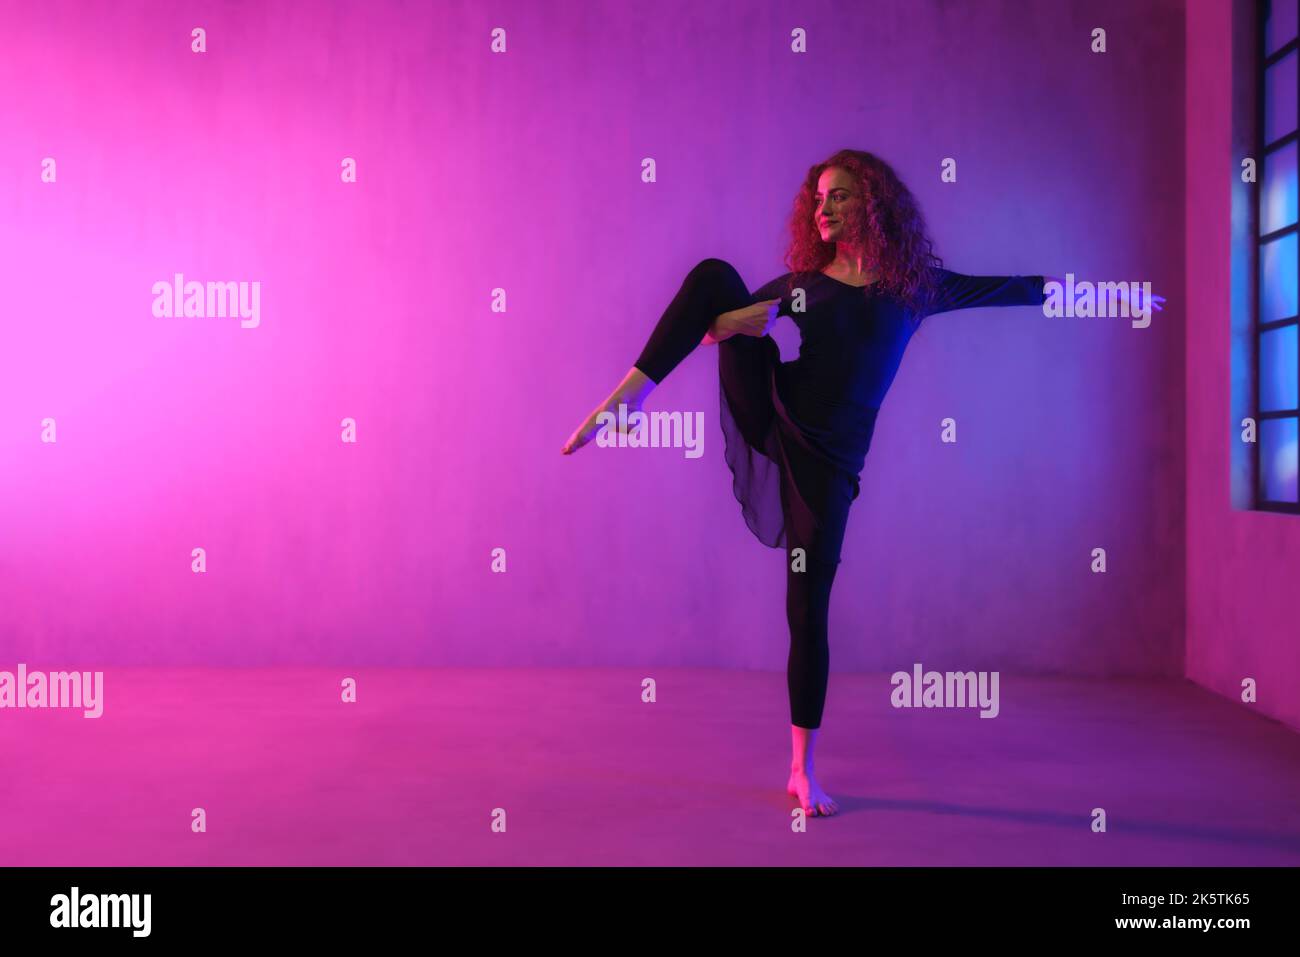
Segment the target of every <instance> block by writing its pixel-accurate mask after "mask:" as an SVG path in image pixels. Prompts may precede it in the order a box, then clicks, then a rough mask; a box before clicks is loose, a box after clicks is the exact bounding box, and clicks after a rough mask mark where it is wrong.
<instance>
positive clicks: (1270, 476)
mask: <svg viewBox="0 0 1300 957" xmlns="http://www.w3.org/2000/svg"><path fill="white" fill-rule="evenodd" d="M1296 440H1297V432H1296V420H1295V419H1265V420H1264V421H1263V422H1261V423H1260V424H1259V468H1260V472H1261V473H1262V477H1263V480H1264V497H1265V498H1266V499H1269V500H1271V501H1274V502H1294V501H1296V447H1297V444H1300V443H1297V441H1296Z"/></svg>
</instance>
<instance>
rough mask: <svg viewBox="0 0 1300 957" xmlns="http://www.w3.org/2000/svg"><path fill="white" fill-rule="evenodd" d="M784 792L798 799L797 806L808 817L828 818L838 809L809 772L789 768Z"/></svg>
mask: <svg viewBox="0 0 1300 957" xmlns="http://www.w3.org/2000/svg"><path fill="white" fill-rule="evenodd" d="M785 790H786V793H787V794H790V795H792V796H794V797H797V798H798V799H799V806H800V807H802V808H803V811H804V813H805V814H807V815H809V816H810V817H830V816H831V815H832V814H835V813H837V812H838V811H839V809H840V806H839V805H838V804H836V803H835V801H834V799H833V798H832V797H831V796H830V795H829V794H827V793H826V792H825V791H823V790H822V786H821V785H820V784H818V783H817V778H816V777H814V776H813V773H812V772H811V771H802V770H799V769H797V768H791V769H790V780H789V781H788V782H787V783H786V786H785Z"/></svg>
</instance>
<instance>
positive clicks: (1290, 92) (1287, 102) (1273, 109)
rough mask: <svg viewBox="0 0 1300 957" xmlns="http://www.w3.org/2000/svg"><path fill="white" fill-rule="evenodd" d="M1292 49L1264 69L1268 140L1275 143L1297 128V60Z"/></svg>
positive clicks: (1266, 135) (1265, 123) (1265, 127)
mask: <svg viewBox="0 0 1300 957" xmlns="http://www.w3.org/2000/svg"><path fill="white" fill-rule="evenodd" d="M1297 60H1300V54H1297V52H1296V51H1295V50H1292V51H1291V52H1290V53H1288V54H1287V55H1286V56H1284V57H1283V58H1282V59H1281V60H1278V61H1277V62H1276V63H1274V64H1273V65H1272V66H1271V67H1269V68H1268V69H1267V70H1265V71H1264V142H1265V144H1268V143H1272V142H1273V141H1274V140H1277V139H1281V138H1282V137H1283V136H1286V135H1287V134H1288V133H1290V132H1291V131H1292V130H1294V129H1295V120H1296V112H1295V110H1296V72H1295V67H1296V61H1297Z"/></svg>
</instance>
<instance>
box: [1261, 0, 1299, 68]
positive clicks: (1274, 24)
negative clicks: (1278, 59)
mask: <svg viewBox="0 0 1300 957" xmlns="http://www.w3.org/2000/svg"><path fill="white" fill-rule="evenodd" d="M1295 14H1296V0H1273V9H1272V10H1271V11H1270V12H1269V15H1268V19H1267V20H1266V21H1264V55H1265V56H1268V55H1269V54H1270V53H1272V52H1273V51H1274V50H1279V49H1281V48H1282V47H1284V46H1286V45H1287V42H1288V41H1289V40H1291V39H1292V38H1293V37H1294V36H1295V24H1296V16H1295Z"/></svg>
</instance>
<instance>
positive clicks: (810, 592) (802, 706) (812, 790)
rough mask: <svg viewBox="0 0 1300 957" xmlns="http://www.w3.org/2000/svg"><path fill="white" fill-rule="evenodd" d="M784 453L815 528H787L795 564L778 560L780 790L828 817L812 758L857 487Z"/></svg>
mask: <svg viewBox="0 0 1300 957" xmlns="http://www.w3.org/2000/svg"><path fill="white" fill-rule="evenodd" d="M787 449H788V450H789V454H790V459H789V461H790V465H791V469H790V478H789V479H788V480H787V481H788V483H789V484H790V485H792V486H797V488H798V490H799V493H800V494H801V495H802V496H803V500H804V501H805V502H806V503H807V505H808V507H809V508H810V509H811V510H812V511H813V512H814V513H815V514H816V518H817V525H816V527H815V528H813V529H811V530H801V529H800V528H798V523H793V524H794V526H795V527H794V528H793V529H792V533H793V534H794V536H795V540H793V541H792V542H791V549H792V550H793V549H794V548H803V550H804V555H803V563H802V564H801V565H800V564H797V563H796V562H795V561H794V560H793V555H788V556H787V559H786V560H787V562H788V563H789V564H788V565H787V568H786V617H787V619H788V622H789V626H790V656H789V659H788V664H787V669H786V683H787V687H788V690H789V694H790V730H791V745H792V749H793V755H792V757H791V760H790V780H789V782H788V783H787V785H786V790H787V791H788V792H789V793H790V794H793V795H795V796H796V797H798V798H799V802H800V804H801V806H802V807H803V808H804V811H805V813H807V814H810V815H820V816H826V815H831V814H835V813H836V812H837V811H838V810H839V806H838V805H837V804H836V802H835V801H834V800H833V799H832V798H831V797H830V795H828V794H827V793H826V792H825V791H824V790H823V789H822V787H821V784H820V783H819V782H818V780H817V776H816V768H815V763H814V753H815V745H816V740H817V733H818V729H820V728H821V724H822V712H823V710H824V709H825V706H826V688H827V684H828V682H829V678H830V640H829V638H830V635H829V631H830V629H829V624H830V602H831V586H832V585H833V584H834V582H835V573H836V571H837V569H838V568H839V560H840V546H841V545H842V544H843V541H844V530H845V527H846V523H847V521H848V514H849V507H850V506H851V505H852V503H853V498H854V496H855V493H856V491H857V482H856V480H855V478H854V477H853V476H851V475H848V474H847V473H844V472H841V471H839V470H838V469H836V468H834V467H832V466H828V465H825V464H824V463H821V462H819V461H818V460H817V459H815V458H811V457H809V456H808V455H806V454H804V452H803V451H802V450H801V449H800V448H799V447H797V446H789V445H787ZM790 491H792V489H791V490H790ZM787 494H789V492H788V493H787ZM796 568H802V569H803V570H802V571H798V570H796Z"/></svg>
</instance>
